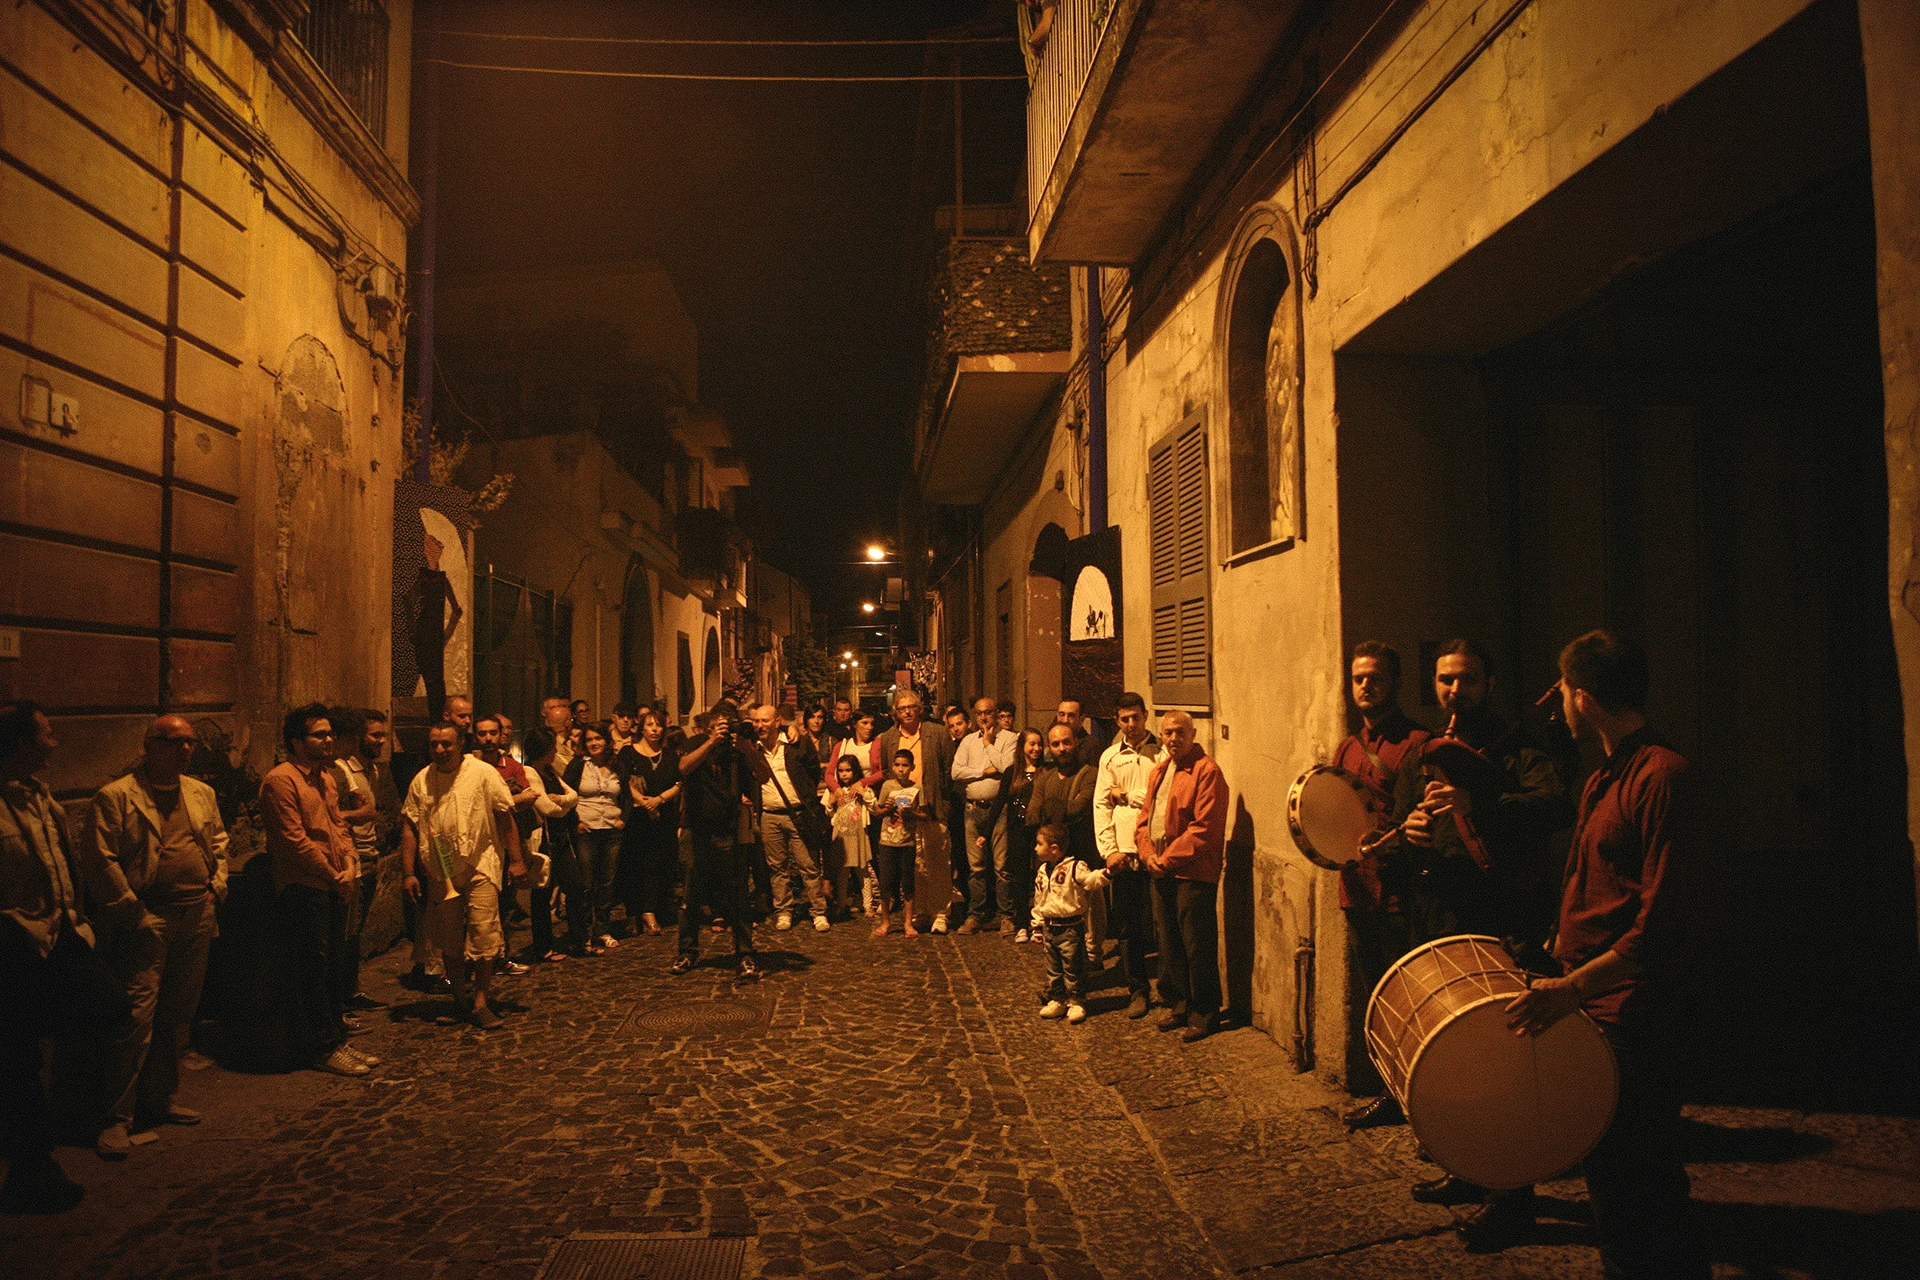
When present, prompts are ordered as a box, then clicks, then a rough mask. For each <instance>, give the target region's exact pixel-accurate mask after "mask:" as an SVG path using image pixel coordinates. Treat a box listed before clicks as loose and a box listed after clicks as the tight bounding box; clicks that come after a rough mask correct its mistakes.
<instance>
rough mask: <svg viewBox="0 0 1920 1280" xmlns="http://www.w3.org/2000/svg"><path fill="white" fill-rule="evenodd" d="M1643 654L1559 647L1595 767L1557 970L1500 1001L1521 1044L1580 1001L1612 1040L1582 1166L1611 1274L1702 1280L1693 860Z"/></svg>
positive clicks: (1692, 799)
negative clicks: (1652, 709) (1604, 1110)
mask: <svg viewBox="0 0 1920 1280" xmlns="http://www.w3.org/2000/svg"><path fill="white" fill-rule="evenodd" d="M1647 684H1648V671H1647V658H1646V654H1645V653H1643V652H1642V651H1641V650H1640V649H1639V647H1638V646H1636V645H1634V644H1633V643H1631V642H1630V641H1626V640H1622V639H1620V638H1619V637H1617V636H1615V635H1613V634H1611V633H1609V632H1606V631H1592V632H1589V633H1587V634H1586V635H1584V636H1581V637H1580V638H1579V639H1578V640H1575V641H1574V642H1573V643H1572V644H1570V645H1568V646H1567V647H1566V648H1565V649H1564V650H1562V651H1561V654H1560V699H1561V707H1562V709H1563V710H1564V712H1565V714H1566V719H1567V726H1568V727H1569V728H1570V729H1572V730H1573V732H1574V735H1575V736H1576V737H1579V738H1584V739H1587V740H1589V741H1595V742H1598V743H1599V744H1600V746H1601V748H1602V749H1603V750H1605V752H1606V755H1607V762H1606V764H1605V765H1603V766H1602V767H1601V768H1600V769H1598V770H1597V771H1596V772H1595V773H1594V774H1593V776H1592V777H1591V778H1589V779H1588V780H1587V785H1586V789H1585V791H1584V792H1583V793H1582V795H1581V797H1580V815H1579V821H1578V823H1577V824H1576V825H1575V827H1574V835H1573V847H1572V848H1571V849H1570V850H1569V851H1568V854H1567V874H1566V883H1565V888H1564V890H1563V893H1562V896H1561V900H1560V928H1559V933H1558V935H1557V938H1556V941H1555V944H1554V957H1555V958H1556V959H1557V960H1559V962H1560V965H1561V968H1562V969H1563V970H1564V971H1565V973H1564V976H1562V977H1558V978H1541V979H1538V980H1536V981H1535V982H1534V984H1533V986H1532V988H1531V989H1530V990H1528V991H1527V992H1526V994H1524V995H1522V996H1519V997H1517V998H1516V999H1515V1000H1514V1001H1513V1002H1512V1003H1511V1004H1510V1005H1508V1006H1507V1012H1508V1014H1509V1025H1510V1026H1512V1027H1513V1029H1514V1031H1515V1033H1516V1034H1519V1035H1538V1034H1540V1033H1541V1032H1542V1031H1545V1030H1546V1029H1547V1028H1548V1027H1550V1026H1552V1025H1553V1024H1554V1023H1556V1022H1558V1021H1559V1020H1560V1019H1561V1018H1564V1017H1566V1016H1567V1015H1568V1014H1570V1013H1572V1012H1573V1011H1574V1010H1576V1009H1582V1008H1584V1009H1585V1010H1586V1011H1587V1013H1588V1014H1589V1015H1591V1016H1592V1017H1593V1019H1594V1020H1595V1021H1596V1022H1598V1023H1599V1024H1600V1026H1601V1029H1602V1030H1604V1031H1605V1032H1606V1035H1607V1040H1608V1041H1609V1043H1611V1044H1612V1045H1613V1051H1614V1056H1615V1058H1616V1059H1617V1060H1618V1062H1619V1067H1620V1100H1619V1104H1618V1106H1617V1107H1616V1108H1615V1110H1614V1115H1613V1123H1612V1125H1611V1126H1610V1127H1609V1128H1608V1129H1607V1132H1606V1134H1605V1136H1604V1137H1602V1138H1601V1139H1600V1142H1599V1145H1597V1146H1596V1147H1594V1149H1593V1152H1592V1153H1591V1154H1590V1155H1588V1156H1587V1158H1586V1161H1585V1162H1584V1164H1583V1171H1584V1172H1585V1174H1586V1178H1587V1193H1588V1196H1589V1198H1590V1199H1591V1201H1592V1204H1593V1223H1594V1233H1595V1235H1597V1236H1598V1237H1599V1240H1600V1260H1601V1264H1602V1266H1603V1267H1604V1269H1605V1271H1606V1274H1607V1275H1608V1276H1609V1277H1661V1278H1662V1280H1676V1278H1678V1280H1706V1277H1707V1275H1708V1270H1707V1267H1706V1264H1705V1263H1704V1262H1703V1261H1702V1260H1701V1259H1700V1257H1699V1256H1698V1254H1697V1253H1696V1251H1695V1249H1694V1247H1693V1243H1692V1240H1691V1238H1690V1233H1689V1231H1688V1224H1687V1218H1688V1214H1689V1212H1690V1204H1689V1198H1688V1197H1689V1188H1688V1184H1687V1171H1686V1166H1685V1164H1683V1163H1682V1161H1681V1156H1680V1144H1679V1128H1680V1124H1679V1121H1680V1092H1679V1089H1678V1086H1677V1082H1676V1080H1675V1071H1674V1067H1675V1064H1676V1062H1677V1061H1678V1059H1679V1058H1680V1053H1679V1040H1680V1036H1681V1033H1682V1030H1683V1028H1684V1026H1685V1018H1684V1014H1683V1010H1682V1008H1681V1004H1682V999H1681V997H1682V986H1683V982H1684V976H1685V974H1686V972H1687V965H1686V964H1685V961H1684V957H1683V955H1682V943H1683V941H1684V938H1685V937H1686V935H1687V934H1688V933H1689V932H1690V931H1693V930H1697V929H1698V927H1699V925H1700V923H1701V919H1700V916H1701V910H1700V904H1699V903H1698V900H1697V898H1695V897H1694V896H1693V895H1692V894H1691V893H1690V892H1689V891H1688V886H1689V885H1690V884H1691V883H1696V882H1697V880H1698V877H1699V875H1700V873H1701V871H1702V870H1703V867H1702V839H1701V836H1702V830H1701V823H1702V818H1701V810H1700V805H1699V802H1698V799H1697V793H1696V786H1697V785H1698V784H1697V781H1696V779H1695V778H1694V776H1693V774H1692V772H1691V770H1690V769H1689V767H1688V764H1687V761H1686V759H1685V757H1683V756H1681V755H1680V753H1679V752H1677V751H1675V750H1673V748H1671V747H1669V746H1667V745H1666V744H1665V743H1663V742H1662V741H1660V739H1659V738H1658V736H1657V735H1655V734H1654V732H1653V730H1652V729H1651V728H1650V727H1649V726H1648V724H1647V718H1646V716H1645V715H1644V714H1643V712H1642V708H1644V707H1645V706H1646V697H1647Z"/></svg>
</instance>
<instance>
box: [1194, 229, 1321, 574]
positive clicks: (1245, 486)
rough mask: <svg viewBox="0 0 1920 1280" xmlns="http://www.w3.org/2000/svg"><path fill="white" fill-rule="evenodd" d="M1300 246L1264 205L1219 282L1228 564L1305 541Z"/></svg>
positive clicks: (1218, 401)
mask: <svg viewBox="0 0 1920 1280" xmlns="http://www.w3.org/2000/svg"><path fill="white" fill-rule="evenodd" d="M1299 243H1300V242H1299V237H1298V236H1297V235H1295V233H1294V229H1293V224H1292V222H1291V221H1290V220H1289V219H1288V218H1287V215H1286V213H1285V212H1284V211H1283V210H1282V209H1281V208H1280V206H1278V205H1275V204H1262V205H1257V206H1255V207H1254V208H1253V209H1251V210H1249V211H1248V212H1247V215H1246V216H1245V217H1244V218H1242V219H1241V222H1240V226H1239V228H1238V229H1237V230H1236V231H1235V232H1234V235H1233V240H1232V242H1231V243H1230V244H1229V245H1228V247H1227V258H1226V265H1225V267H1224V269H1223V270H1222V273H1221V284H1220V298H1219V303H1218V306H1217V307H1216V309H1215V313H1214V339H1213V351H1214V365H1215V379H1214V389H1215V400H1214V403H1215V405H1216V406H1217V407H1218V409H1219V410H1220V412H1218V413H1217V414H1216V419H1215V420H1216V422H1219V421H1224V424H1225V430H1224V431H1223V432H1222V433H1221V436H1222V437H1223V438H1224V440H1225V443H1226V449H1225V450H1224V453H1225V458H1224V461H1225V463H1226V465H1225V466H1224V467H1221V468H1220V469H1219V470H1220V473H1221V475H1220V479H1219V485H1220V488H1219V492H1218V495H1217V501H1216V507H1217V509H1218V510H1219V512H1220V513H1221V523H1222V526H1223V527H1222V532H1223V534H1224V535H1225V536H1224V538H1223V539H1222V541H1223V542H1224V544H1225V547H1226V553H1227V557H1228V558H1229V559H1231V558H1232V557H1234V556H1238V555H1244V554H1246V553H1248V552H1253V551H1260V550H1265V549H1269V548H1279V547H1283V546H1286V545H1288V544H1290V543H1292V542H1293V541H1294V540H1295V539H1298V538H1302V537H1304V536H1306V511H1305V506H1306V476H1305V466H1304V459H1303V454H1304V438H1305V430H1304V418H1303V415H1302V405H1301V400H1302V397H1301V384H1302V381H1303V378H1304V369H1305V358H1304V352H1303V348H1302V344H1301V329H1302V301H1301V290H1300V287H1299V285H1300V272H1299V261H1300V252H1299Z"/></svg>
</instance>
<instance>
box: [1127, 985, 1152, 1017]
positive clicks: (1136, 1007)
mask: <svg viewBox="0 0 1920 1280" xmlns="http://www.w3.org/2000/svg"><path fill="white" fill-rule="evenodd" d="M1151 1005H1152V1002H1151V1001H1150V1000H1148V999H1147V993H1146V992H1144V991H1136V992H1134V993H1133V999H1131V1000H1129V1001H1127V1016H1128V1017H1129V1018H1133V1019H1136V1020H1138V1019H1140V1018H1144V1017H1146V1016H1147V1010H1148V1008H1150V1007H1151Z"/></svg>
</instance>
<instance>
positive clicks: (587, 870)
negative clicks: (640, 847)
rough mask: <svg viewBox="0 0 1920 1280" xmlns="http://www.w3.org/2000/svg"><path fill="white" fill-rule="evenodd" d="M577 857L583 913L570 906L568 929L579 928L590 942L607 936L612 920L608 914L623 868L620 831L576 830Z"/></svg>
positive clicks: (575, 845) (612, 829) (574, 848)
mask: <svg viewBox="0 0 1920 1280" xmlns="http://www.w3.org/2000/svg"><path fill="white" fill-rule="evenodd" d="M573 856H574V860H575V861H576V862H578V863H579V865H580V897H581V902H580V908H581V909H580V910H579V911H578V912H576V911H575V910H574V905H573V903H571V902H569V903H568V904H567V929H568V931H569V932H571V931H572V930H573V929H575V928H576V927H577V928H579V929H580V931H581V935H582V936H583V937H584V938H586V940H587V941H588V942H592V941H594V940H595V939H596V938H599V937H602V936H603V935H605V934H606V933H607V932H608V930H609V928H610V926H611V923H612V922H611V920H610V919H609V918H608V914H607V913H608V912H609V911H610V910H611V907H612V900H613V876H614V871H615V870H616V869H617V867H618V865H619V858H620V832H619V831H618V830H617V829H615V828H613V827H608V828H606V829H604V830H601V831H576V832H575V833H574V836H573Z"/></svg>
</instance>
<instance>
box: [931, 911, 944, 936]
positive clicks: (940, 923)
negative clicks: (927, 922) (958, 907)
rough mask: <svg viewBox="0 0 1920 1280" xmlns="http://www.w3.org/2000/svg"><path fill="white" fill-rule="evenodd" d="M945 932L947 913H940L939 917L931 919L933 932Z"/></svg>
mask: <svg viewBox="0 0 1920 1280" xmlns="http://www.w3.org/2000/svg"><path fill="white" fill-rule="evenodd" d="M946 931H947V913H946V912H944V911H942V912H941V913H940V914H939V915H937V916H935V917H934V918H933V932H935V933H945V932H946Z"/></svg>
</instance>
